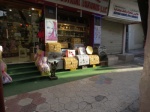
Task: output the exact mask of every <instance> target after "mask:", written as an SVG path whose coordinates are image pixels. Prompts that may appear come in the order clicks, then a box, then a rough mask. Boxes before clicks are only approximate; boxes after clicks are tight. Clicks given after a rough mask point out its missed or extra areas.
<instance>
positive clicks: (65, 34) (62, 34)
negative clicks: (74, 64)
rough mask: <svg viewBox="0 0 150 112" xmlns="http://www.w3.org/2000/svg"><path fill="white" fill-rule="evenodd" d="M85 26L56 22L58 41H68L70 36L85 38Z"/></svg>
mask: <svg viewBox="0 0 150 112" xmlns="http://www.w3.org/2000/svg"><path fill="white" fill-rule="evenodd" d="M86 31H87V28H86V26H85V25H84V24H77V23H65V22H64V23H63V22H61V23H58V41H60V42H68V43H70V40H71V38H81V40H82V39H83V38H86V33H87V32H86Z"/></svg>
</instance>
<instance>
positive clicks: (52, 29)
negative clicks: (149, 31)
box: [45, 18, 57, 43]
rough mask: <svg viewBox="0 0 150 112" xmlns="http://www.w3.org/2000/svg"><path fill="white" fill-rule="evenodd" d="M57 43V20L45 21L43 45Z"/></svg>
mask: <svg viewBox="0 0 150 112" xmlns="http://www.w3.org/2000/svg"><path fill="white" fill-rule="evenodd" d="M51 41H57V20H55V19H48V18H46V19H45V43H47V42H51Z"/></svg>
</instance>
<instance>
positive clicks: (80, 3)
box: [45, 0, 109, 15]
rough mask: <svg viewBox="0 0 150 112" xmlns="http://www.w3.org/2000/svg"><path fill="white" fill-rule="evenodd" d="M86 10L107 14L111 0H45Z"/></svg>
mask: <svg viewBox="0 0 150 112" xmlns="http://www.w3.org/2000/svg"><path fill="white" fill-rule="evenodd" d="M45 1H47V2H53V3H57V4H61V5H65V6H68V7H72V8H77V9H80V10H84V11H89V12H93V13H97V14H102V15H107V12H108V4H109V0H45Z"/></svg>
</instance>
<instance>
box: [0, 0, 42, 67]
mask: <svg viewBox="0 0 150 112" xmlns="http://www.w3.org/2000/svg"><path fill="white" fill-rule="evenodd" d="M41 12H42V11H41V10H40V9H39V8H35V7H33V5H24V4H23V3H22V4H21V3H20V4H19V3H12V2H7V3H3V4H2V5H0V45H1V46H2V47H3V53H2V56H3V60H4V61H5V63H7V64H9V63H24V62H31V61H33V57H34V49H35V43H38V42H39V38H38V32H39V29H40V25H39V23H40V19H41V15H42V14H41Z"/></svg>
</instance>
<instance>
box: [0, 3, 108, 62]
mask: <svg viewBox="0 0 150 112" xmlns="http://www.w3.org/2000/svg"><path fill="white" fill-rule="evenodd" d="M108 4H109V1H108V0H102V1H99V0H94V1H90V0H45V1H44V0H31V1H30V0H23V1H19V0H13V1H11V0H2V2H1V6H0V7H1V10H0V24H1V28H0V32H1V34H0V45H2V46H3V49H4V51H3V59H4V60H5V62H6V63H18V62H31V61H33V57H34V53H35V45H36V44H39V45H41V46H40V48H41V49H43V50H45V48H44V47H42V46H44V45H45V43H47V42H60V43H62V45H64V46H65V47H64V48H66V47H67V48H73V46H74V43H73V42H72V40H73V38H79V42H78V44H84V45H85V46H86V45H91V46H93V45H94V44H100V43H101V39H100V38H101V33H100V32H101V17H102V16H105V15H107V11H108ZM94 18H97V20H98V21H99V22H97V23H98V25H97V26H96V19H94ZM94 20H95V21H94ZM46 22H50V23H46ZM52 23H54V24H53V25H51V24H52ZM51 26H53V28H54V29H55V30H56V31H55V32H53V37H52V38H51V39H49V38H47V35H49V34H48V30H47V28H50V27H51ZM95 26H96V27H97V28H96V27H95ZM96 29H98V30H97V31H96V32H97V33H99V34H100V35H99V39H98V41H97V40H96V38H97V37H96V36H94V34H95V31H94V30H96Z"/></svg>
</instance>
